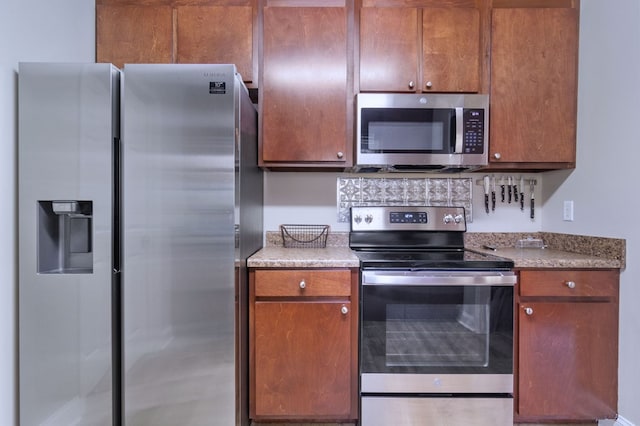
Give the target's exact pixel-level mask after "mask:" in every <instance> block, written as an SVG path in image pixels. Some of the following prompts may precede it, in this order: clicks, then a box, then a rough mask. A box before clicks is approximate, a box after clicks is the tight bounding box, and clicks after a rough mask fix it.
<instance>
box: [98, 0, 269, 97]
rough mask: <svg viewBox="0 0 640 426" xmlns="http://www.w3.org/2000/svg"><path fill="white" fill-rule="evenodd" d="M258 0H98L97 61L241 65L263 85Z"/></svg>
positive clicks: (250, 80)
mask: <svg viewBox="0 0 640 426" xmlns="http://www.w3.org/2000/svg"><path fill="white" fill-rule="evenodd" d="M256 3H257V0H96V61H97V62H111V63H113V64H115V65H116V66H118V67H120V68H122V67H123V66H124V64H126V63H131V64H136V63H165V64H171V63H196V64H235V65H236V67H237V68H238V71H239V72H240V74H241V75H242V78H243V80H244V81H245V83H249V84H248V86H249V87H256V86H257V80H258V77H257V74H258V55H257V54H254V52H257V46H258V42H257V40H256V39H257V37H256V36H255V34H257V30H256V25H255V24H254V23H255V22H256V21H257V7H256Z"/></svg>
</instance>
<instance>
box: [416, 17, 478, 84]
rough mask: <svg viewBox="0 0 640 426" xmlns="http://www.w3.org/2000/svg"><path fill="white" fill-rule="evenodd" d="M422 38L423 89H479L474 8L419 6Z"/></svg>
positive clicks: (476, 25)
mask: <svg viewBox="0 0 640 426" xmlns="http://www.w3.org/2000/svg"><path fill="white" fill-rule="evenodd" d="M422 38H423V42H422V87H423V91H425V90H426V91H436V92H478V91H479V90H480V12H479V11H478V9H471V8H448V9H445V8H429V9H423V10H422Z"/></svg>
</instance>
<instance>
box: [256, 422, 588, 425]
mask: <svg viewBox="0 0 640 426" xmlns="http://www.w3.org/2000/svg"><path fill="white" fill-rule="evenodd" d="M251 425H252V426H355V425H354V424H353V423H256V422H252V423H251ZM595 425H597V423H570V424H569V423H553V424H540V423H516V424H514V426H595ZM398 426H400V425H398Z"/></svg>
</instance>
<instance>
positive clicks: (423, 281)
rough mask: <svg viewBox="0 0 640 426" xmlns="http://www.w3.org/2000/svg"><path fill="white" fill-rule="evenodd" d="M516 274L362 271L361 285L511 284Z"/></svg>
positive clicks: (493, 272) (505, 272)
mask: <svg viewBox="0 0 640 426" xmlns="http://www.w3.org/2000/svg"><path fill="white" fill-rule="evenodd" d="M516 281H517V278H516V275H515V274H514V273H513V272H510V271H499V272H498V271H491V272H478V271H474V272H455V271H453V272H452V271H448V272H433V271H411V272H395V271H363V272H362V285H415V286H427V285H439V286H444V285H455V286H513V285H514V284H515V283H516Z"/></svg>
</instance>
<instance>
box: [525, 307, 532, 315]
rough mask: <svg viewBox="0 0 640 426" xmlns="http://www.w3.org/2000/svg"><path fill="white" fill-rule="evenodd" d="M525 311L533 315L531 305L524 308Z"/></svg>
mask: <svg viewBox="0 0 640 426" xmlns="http://www.w3.org/2000/svg"><path fill="white" fill-rule="evenodd" d="M524 313H525V314H527V315H529V316H531V315H533V308H529V307H527V308H524Z"/></svg>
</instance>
